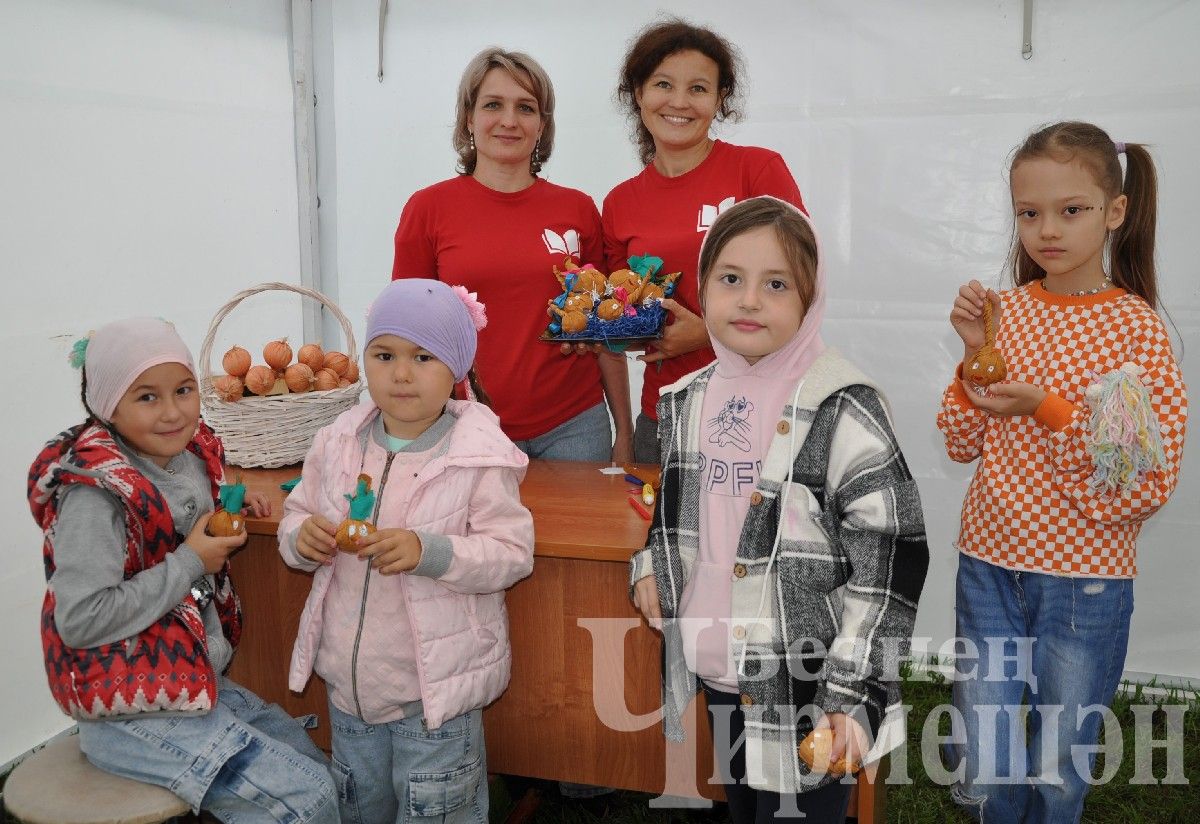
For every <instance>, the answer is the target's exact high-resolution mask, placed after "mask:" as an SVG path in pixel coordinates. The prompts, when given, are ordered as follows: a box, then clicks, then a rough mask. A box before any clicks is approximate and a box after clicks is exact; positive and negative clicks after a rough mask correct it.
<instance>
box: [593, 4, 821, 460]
mask: <svg viewBox="0 0 1200 824" xmlns="http://www.w3.org/2000/svg"><path fill="white" fill-rule="evenodd" d="M739 63H740V61H739V59H738V57H737V54H736V52H735V50H734V48H733V46H732V45H730V43H729V42H728V41H726V40H725V39H724V38H723V37H721V36H720V35H718V34H716V33H714V32H712V31H709V30H708V29H704V28H699V27H697V26H693V25H691V24H689V23H686V22H684V21H682V20H667V21H664V22H660V23H655V24H653V25H651V26H649V27H648V28H646V29H644V30H643V31H642V32H641V34H639V36H638V37H637V39H636V40H634V42H633V44H632V45H630V47H629V49H628V51H626V53H625V60H624V62H623V64H622V67H621V79H620V84H619V86H618V87H617V94H618V96H619V97H620V99H621V101H622V103H623V104H624V105H625V107H626V111H627V114H628V115H629V116H630V117H631V118H632V119H633V120H634V122H635V124H636V128H637V142H638V152H639V155H640V157H641V160H642V162H643V163H645V164H647V165H646V168H645V169H643V170H642V171H641V172H640V173H639V174H638V175H636V176H635V177H632V178H630V179H629V180H626V181H625V182H624V183H621V184H620V185H618V186H617V187H616V188H614V189H613V190H612V191H611V192H609V193H608V197H606V198H605V199H604V209H603V213H604V217H603V223H604V256H605V264H606V265H607V267H608V269H609V270H610V271H611V270H613V269H619V268H623V267H625V266H627V265H628V264H627V262H626V261H627V259H628V258H629V257H630V256H631V255H645V254H651V255H656V256H658V257H660V258H662V259H663V261H664V264H663V268H662V271H663V272H682V273H683V276H682V277H681V278H680V279H679V281H678V285H677V287H676V291H675V294H674V296H673V297H674V300H670V299H668V300H664V301H663V306H665V307H666V308H667V310H668V311H669V312H670V313H671V316H672V317H671V318H670V319H669V320H668V325H667V327H666V329H665V331H664V333H663V337H662V339H661V340H656V341H654V342H653V343H651V344H649V346H648V347H647V352H646V353H645V354H644V355H641V356H640V357H639V360H641V361H644V362H645V363H646V374H645V379H644V382H643V384H642V407H641V412H640V413H639V414H638V417H637V426H636V428H635V434H634V457H635V460H637V461H644V462H656V461H658V419H657V414H656V412H655V405H656V404H657V402H658V391H659V389H660V388H661V387H663V386H667V385H669V384H672V383H674V382H675V381H676V380H678V379H679V378H681V377H683V376H684V375H686V374H688V373H689V372H693V371H695V370H697V369H699V368H701V367H703V366H707V365H708V364H709V363H712V361H713V360H714V358H715V355H714V354H713V350H712V348H711V347H710V346H709V341H708V332H707V331H706V329H705V327H704V321H703V320H701V318H700V301H699V295H698V292H697V286H698V283H697V276H696V262H697V260H698V258H699V256H700V244H701V241H703V240H704V234H705V232H706V231H707V230H708V227H709V226H710V225H711V224H712V222H713V220H715V219H716V216H717V215H718V214H720V212H721V211H723V210H724V209H726V208H728V207H729V206H732V205H733V204H734V203H735V202H737V201H739V200H745V199H746V198H749V197H754V196H756V195H773V196H775V197H777V198H780V199H781V200H786V201H787V202H788V203H791V204H792V205H794V206H796V207H798V208H800V209H804V203H803V201H802V200H801V198H800V190H799V188H797V186H796V181H795V180H794V179H793V178H792V174H791V172H789V171H788V168H787V164H785V163H784V162H783V158H782V157H780V156H779V154H778V153H776V152H773V151H770V150H769V149H760V148H757V147H754V146H734V145H731V144H729V143H725V142H723V141H720V140H714V139H712V138H711V137H709V128H710V127H711V126H712V123H713V121H714V120H718V121H721V120H725V119H727V118H736V117H737V115H738V111H737V108H736V104H737V102H738V80H737V75H738V70H739V68H740V66H739ZM806 211H807V210H806ZM610 360H612V358H610V357H604V356H602V357H601V358H600V362H601V363H605V362H606V361H610Z"/></svg>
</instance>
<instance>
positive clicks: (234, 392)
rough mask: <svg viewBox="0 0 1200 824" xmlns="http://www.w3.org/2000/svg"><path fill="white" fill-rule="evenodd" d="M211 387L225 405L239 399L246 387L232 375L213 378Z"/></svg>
mask: <svg viewBox="0 0 1200 824" xmlns="http://www.w3.org/2000/svg"><path fill="white" fill-rule="evenodd" d="M212 387H213V391H214V392H216V393H217V397H218V398H220V399H221V400H223V401H225V402H226V403H233V402H234V401H237V400H240V399H241V397H242V392H243V391H244V390H245V388H246V385H245V384H244V383H242V379H241V378H238V377H235V376H233V375H221V376H219V377H216V378H213V382H212Z"/></svg>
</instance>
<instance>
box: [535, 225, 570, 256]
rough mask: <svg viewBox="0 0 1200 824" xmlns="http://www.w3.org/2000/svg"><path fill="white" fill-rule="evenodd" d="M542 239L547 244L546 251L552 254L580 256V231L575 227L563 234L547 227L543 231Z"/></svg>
mask: <svg viewBox="0 0 1200 824" xmlns="http://www.w3.org/2000/svg"><path fill="white" fill-rule="evenodd" d="M542 241H543V242H544V243H545V244H546V251H547V252H549V253H550V254H552V255H554V254H559V255H567V256H569V257H573V258H578V257H579V232H577V231H575V230H574V229H568V230H567V231H565V232H563V233H562V234H561V235H560V234H559V233H558V232H556V231H554V230H553V229H545V230H543V232H542Z"/></svg>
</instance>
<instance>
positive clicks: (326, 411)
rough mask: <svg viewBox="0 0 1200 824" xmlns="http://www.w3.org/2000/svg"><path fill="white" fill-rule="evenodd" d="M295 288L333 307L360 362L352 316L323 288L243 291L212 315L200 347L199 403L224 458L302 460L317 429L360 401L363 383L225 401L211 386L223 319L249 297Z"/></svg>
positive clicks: (240, 462) (259, 462) (268, 462)
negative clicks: (218, 438) (214, 348)
mask: <svg viewBox="0 0 1200 824" xmlns="http://www.w3.org/2000/svg"><path fill="white" fill-rule="evenodd" d="M274 290H279V291H284V292H295V293H296V294H298V295H303V296H305V297H308V298H312V299H313V300H318V301H320V302H321V303H323V304H324V305H325V306H326V307H328V308H329V311H331V312H333V316H334V317H335V318H337V319H338V322H339V323H341V324H342V329H343V331H345V333H346V350H347V351H346V355H347V356H348V357H349V358H350V360H351V362H353V363H357V362H358V352H357V351H356V345H355V343H354V330H353V329H351V328H350V321H349V320H347V319H346V316H345V315H344V314H342V310H341V309H338V308H337V306H335V305H334V304H333V302H332V301H330V300H329V298H327V297H325V296H324V295H322V294H321V293H320V292H314V291H313V290H312V289H306V288H304V287H303V286H294V285H292V284H290V283H260V284H259V285H258V286H254V287H251V288H250V289H246V290H245V291H242V292H238V293H237V294H236V295H234V296H233V298H232V299H231V300H230V301H229V303H226V304H225V305H224V306H223V307H221V310H220V311H219V312H217V314H216V316H214V317H213V319H212V323H211V324H210V325H209V327H208V334H207V335H205V336H204V345H203V346H202V347H200V369H201V375H200V403H201V406H202V407H203V409H204V419H205V420H206V421H208V424H209V426H211V427H212V428H213V429H214V430H215V431H216V433H217V434H218V435H220V436H221V441H222V442H223V443H224V444H225V459H226V460H227V461H228V462H229V463H231V464H236V465H237V466H245V467H252V466H253V467H267V468H274V467H279V466H288V465H290V464H298V463H301V462H302V461H303V460H304V455H305V454H306V453H307V452H308V447H309V446H310V445H311V444H312V441H313V436H314V435H316V434H317V430H318V429H320V428H321V427H323V426H326V425H328V424H330V423H332V422H333V419H334V418H336V417H337V416H338V415H340V414H342V413H343V412H345V411H346V410H347V409H349V408H350V407H352V406H354V405H355V404H357V403H358V396H359V394H360V393H361V392H362V382H361V381H355V382H354V383H352V384H351V385H350V386H346V387H343V388H340V389H330V390H327V391H324V392H317V391H312V392H301V393H298V394H292V393H289V394H286V395H267V396H263V397H257V396H253V395H251V396H248V397H245V398H242V399H240V400H237V401H233V402H229V401H223V400H221V399H220V398H218V397H217V394H216V392H215V391H214V390H213V386H212V376H213V373H212V365H211V360H212V346H213V338H214V337H215V336H216V334H217V327H218V326H220V325H221V321H223V320H225V318H226V317H227V316H228V315H229V313H230V312H232V311H233V308H234V307H235V306H237V305H238V304H239V303H241V302H242V301H243V300H245V299H246V298H248V297H250V296H252V295H257V294H259V293H260V292H269V291H274Z"/></svg>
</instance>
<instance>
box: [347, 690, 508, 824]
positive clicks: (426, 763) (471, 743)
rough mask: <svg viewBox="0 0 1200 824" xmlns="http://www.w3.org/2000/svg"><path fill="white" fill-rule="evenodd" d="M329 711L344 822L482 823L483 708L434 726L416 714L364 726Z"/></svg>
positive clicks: (484, 801)
mask: <svg viewBox="0 0 1200 824" xmlns="http://www.w3.org/2000/svg"><path fill="white" fill-rule="evenodd" d="M329 716H330V720H331V724H332V728H333V775H334V780H335V781H336V783H337V787H338V802H339V805H340V807H341V811H342V821H343V822H344V824H392V823H393V822H396V824H401V823H402V822H414V824H415V823H416V822H441V823H443V824H467V823H468V822H469V824H486V822H487V820H488V785H487V768H486V754H485V752H484V749H483V710H472V711H471V712H468V713H465V714H463V715H460V716H458V717H457V718H451V719H449V720H448V721H446V722H445V723H444V724H442V726H440V727H438V728H437V729H436V730H431V729H429V728H428V727H426V726H425V718H424V717H423V716H421V715H414V716H413V717H411V718H402V719H400V720H399V721H392V722H389V723H387V724H368V723H367V722H365V721H363V720H362V719H361V718H358V717H357V716H354V715H350V714H348V713H344V712H342V711H341V710H339V709H338V708H337V707H335V706H333V704H332V703H331V704H330V705H329Z"/></svg>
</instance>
